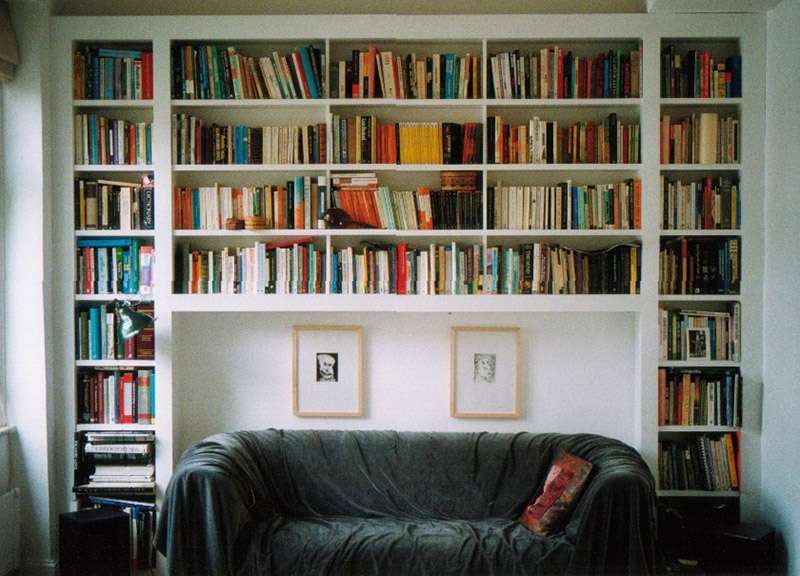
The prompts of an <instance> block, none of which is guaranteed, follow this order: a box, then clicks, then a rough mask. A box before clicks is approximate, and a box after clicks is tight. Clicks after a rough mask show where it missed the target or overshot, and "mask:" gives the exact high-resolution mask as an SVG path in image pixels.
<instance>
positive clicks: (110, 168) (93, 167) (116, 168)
mask: <svg viewBox="0 0 800 576" xmlns="http://www.w3.org/2000/svg"><path fill="white" fill-rule="evenodd" d="M73 170H74V171H75V172H152V171H153V166H152V164H75V166H74V167H73Z"/></svg>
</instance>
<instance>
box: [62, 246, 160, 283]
mask: <svg viewBox="0 0 800 576" xmlns="http://www.w3.org/2000/svg"><path fill="white" fill-rule="evenodd" d="M147 242H148V241H144V242H143V241H140V240H139V239H138V238H80V239H79V240H78V242H77V248H76V250H75V263H76V266H75V271H76V274H75V279H76V282H75V293H76V294H139V293H140V291H141V290H142V289H143V290H145V291H148V290H150V289H152V282H153V275H152V268H151V269H150V276H149V278H148V276H147V273H148V271H147V268H145V269H144V270H142V268H141V263H142V262H141V260H142V249H143V248H144V253H145V254H149V255H150V256H149V257H150V262H151V264H152V257H153V255H154V251H153V247H152V245H151V244H148V243H147ZM145 260H147V257H146V258H145ZM146 263H147V262H145V264H146ZM142 280H144V283H142Z"/></svg>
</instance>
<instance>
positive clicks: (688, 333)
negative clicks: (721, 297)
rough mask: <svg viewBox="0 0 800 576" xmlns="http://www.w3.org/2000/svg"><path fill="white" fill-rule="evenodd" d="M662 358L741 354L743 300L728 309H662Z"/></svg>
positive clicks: (728, 357)
mask: <svg viewBox="0 0 800 576" xmlns="http://www.w3.org/2000/svg"><path fill="white" fill-rule="evenodd" d="M659 329H660V332H661V338H660V343H661V344H660V358H661V360H733V361H738V360H739V359H740V358H741V334H742V331H741V304H739V303H738V302H734V303H732V304H730V306H729V310H728V311H721V312H712V311H703V310H665V309H661V310H659Z"/></svg>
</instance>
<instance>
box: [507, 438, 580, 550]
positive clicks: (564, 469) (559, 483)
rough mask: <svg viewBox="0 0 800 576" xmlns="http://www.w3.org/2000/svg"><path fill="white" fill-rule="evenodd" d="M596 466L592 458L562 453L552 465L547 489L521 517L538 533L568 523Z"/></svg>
mask: <svg viewBox="0 0 800 576" xmlns="http://www.w3.org/2000/svg"><path fill="white" fill-rule="evenodd" d="M591 470H592V465H591V463H590V462H587V461H586V460H584V459H582V458H578V457H577V456H573V455H572V454H567V453H566V452H564V453H562V454H561V455H560V456H559V457H558V459H557V460H556V461H555V462H553V464H552V466H550V471H549V472H548V473H547V480H545V482H544V490H543V491H542V493H541V494H540V495H539V497H538V498H536V500H535V501H534V502H531V503H530V504H529V505H528V506H527V507H526V508H525V510H523V512H522V515H521V516H520V517H519V521H520V522H522V524H523V525H524V526H526V527H527V528H529V529H530V530H532V531H533V532H536V533H537V534H550V533H551V532H554V531H555V530H558V529H559V528H560V527H561V526H563V525H564V523H565V522H566V520H567V518H568V517H569V512H570V510H571V508H572V506H573V505H574V504H575V502H576V501H577V500H578V497H580V495H581V492H583V488H584V486H585V485H586V479H587V478H588V477H589V472H591Z"/></svg>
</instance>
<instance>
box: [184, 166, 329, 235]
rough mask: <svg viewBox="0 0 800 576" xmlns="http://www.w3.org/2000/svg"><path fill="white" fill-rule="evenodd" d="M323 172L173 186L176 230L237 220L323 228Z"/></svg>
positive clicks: (260, 225) (253, 225)
mask: <svg viewBox="0 0 800 576" xmlns="http://www.w3.org/2000/svg"><path fill="white" fill-rule="evenodd" d="M329 202H330V201H329V199H328V185H327V178H326V177H325V176H295V177H294V178H292V179H290V180H287V181H286V184H285V185H275V184H264V185H256V186H242V187H241V188H235V187H231V186H220V185H219V184H215V185H214V186H199V187H193V186H186V187H180V186H176V187H175V188H174V189H173V203H172V206H173V208H172V217H173V226H174V228H175V229H176V230H224V229H226V225H227V223H228V222H229V221H231V220H234V221H237V222H238V221H241V222H242V225H243V227H245V228H247V229H248V230H257V229H281V230H283V229H294V230H297V229H319V228H324V222H323V219H322V218H323V215H324V214H325V210H326V209H327V208H329V207H330V203H329Z"/></svg>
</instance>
